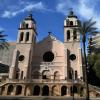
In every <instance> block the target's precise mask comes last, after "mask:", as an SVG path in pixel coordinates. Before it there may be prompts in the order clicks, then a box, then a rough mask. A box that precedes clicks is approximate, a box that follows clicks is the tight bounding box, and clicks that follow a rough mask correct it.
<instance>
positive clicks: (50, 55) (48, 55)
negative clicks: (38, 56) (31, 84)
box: [43, 51, 54, 62]
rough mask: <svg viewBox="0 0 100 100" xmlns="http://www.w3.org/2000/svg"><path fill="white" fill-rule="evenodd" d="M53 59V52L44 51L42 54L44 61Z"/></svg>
mask: <svg viewBox="0 0 100 100" xmlns="http://www.w3.org/2000/svg"><path fill="white" fill-rule="evenodd" d="M53 59H54V54H53V53H52V52H51V51H48V52H45V53H44V55H43V60H44V61H45V62H51V61H53Z"/></svg>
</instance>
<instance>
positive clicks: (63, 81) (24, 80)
mask: <svg viewBox="0 0 100 100" xmlns="http://www.w3.org/2000/svg"><path fill="white" fill-rule="evenodd" d="M5 83H68V84H71V83H72V80H64V79H60V80H54V79H31V80H26V79H6V80H5V81H4V82H1V85H2V84H5ZM79 83H81V84H82V81H80V80H77V81H74V84H79Z"/></svg>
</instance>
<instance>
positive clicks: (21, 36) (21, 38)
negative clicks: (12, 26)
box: [20, 32, 24, 41]
mask: <svg viewBox="0 0 100 100" xmlns="http://www.w3.org/2000/svg"><path fill="white" fill-rule="evenodd" d="M23 37H24V33H23V32H21V33H20V41H23Z"/></svg>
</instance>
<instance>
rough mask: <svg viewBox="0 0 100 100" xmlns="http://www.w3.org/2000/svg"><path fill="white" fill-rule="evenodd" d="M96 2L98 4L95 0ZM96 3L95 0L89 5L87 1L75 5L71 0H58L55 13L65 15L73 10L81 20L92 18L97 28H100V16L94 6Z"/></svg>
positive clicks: (83, 0) (82, 0) (81, 0)
mask: <svg viewBox="0 0 100 100" xmlns="http://www.w3.org/2000/svg"><path fill="white" fill-rule="evenodd" d="M96 2H98V0H96ZM96 2H95V0H92V2H91V3H90V2H89V0H78V2H77V3H75V2H72V0H58V4H57V6H56V11H57V12H60V13H63V14H64V15H66V14H67V11H68V9H69V8H73V10H74V12H75V13H77V15H78V16H80V17H81V18H84V19H90V18H93V20H94V21H96V22H97V24H96V26H97V28H100V20H99V19H100V14H98V13H97V9H96V6H97V4H98V3H96ZM98 9H99V8H98Z"/></svg>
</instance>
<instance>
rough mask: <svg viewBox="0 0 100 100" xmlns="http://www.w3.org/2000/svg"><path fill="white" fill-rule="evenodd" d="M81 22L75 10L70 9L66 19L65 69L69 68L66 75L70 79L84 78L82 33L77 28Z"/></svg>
mask: <svg viewBox="0 0 100 100" xmlns="http://www.w3.org/2000/svg"><path fill="white" fill-rule="evenodd" d="M79 22H80V21H79V20H78V18H77V16H76V15H74V12H73V11H70V12H69V14H68V16H67V17H66V19H65V20H64V45H65V50H66V54H65V55H66V68H65V70H67V71H66V72H65V75H66V77H67V78H68V79H72V78H74V79H82V78H83V71H82V53H81V47H80V33H79V32H78V30H77V28H78V25H79Z"/></svg>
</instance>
